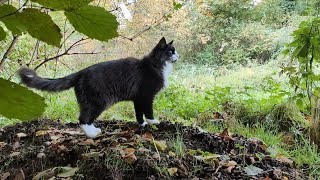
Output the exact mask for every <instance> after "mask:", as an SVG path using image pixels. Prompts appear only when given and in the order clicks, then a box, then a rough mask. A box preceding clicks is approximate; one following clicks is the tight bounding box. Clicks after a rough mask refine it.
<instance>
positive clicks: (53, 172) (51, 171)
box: [32, 168, 58, 180]
mask: <svg viewBox="0 0 320 180" xmlns="http://www.w3.org/2000/svg"><path fill="white" fill-rule="evenodd" d="M57 172H58V171H57V168H52V169H47V170H44V171H41V172H39V173H37V175H35V176H34V177H33V178H32V180H41V179H49V178H51V177H53V176H55V175H56V174H57Z"/></svg>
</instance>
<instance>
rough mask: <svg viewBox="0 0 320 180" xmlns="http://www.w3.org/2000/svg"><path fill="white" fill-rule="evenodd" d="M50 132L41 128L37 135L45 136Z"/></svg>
mask: <svg viewBox="0 0 320 180" xmlns="http://www.w3.org/2000/svg"><path fill="white" fill-rule="evenodd" d="M47 133H48V131H44V130H40V131H37V132H36V136H44V135H46V134H47Z"/></svg>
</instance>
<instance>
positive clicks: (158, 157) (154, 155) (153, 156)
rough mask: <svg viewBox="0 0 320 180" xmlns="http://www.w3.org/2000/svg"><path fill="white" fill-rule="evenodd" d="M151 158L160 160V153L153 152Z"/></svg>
mask: <svg viewBox="0 0 320 180" xmlns="http://www.w3.org/2000/svg"><path fill="white" fill-rule="evenodd" d="M152 158H153V159H157V160H160V154H158V153H154V154H153V155H152Z"/></svg>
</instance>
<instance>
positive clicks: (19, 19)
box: [0, 0, 119, 47]
mask: <svg viewBox="0 0 320 180" xmlns="http://www.w3.org/2000/svg"><path fill="white" fill-rule="evenodd" d="M32 1H33V2H35V3H38V4H40V5H41V6H43V7H44V8H47V9H51V10H56V11H64V13H65V15H66V17H67V19H68V20H69V22H70V23H71V24H72V25H73V27H74V28H75V30H76V31H78V32H80V33H83V34H84V35H86V36H88V37H89V38H92V39H97V40H100V41H108V40H109V39H111V38H114V37H117V36H118V32H117V29H118V25H119V23H118V22H117V19H116V16H114V15H113V14H111V13H110V12H108V11H106V10H105V9H103V8H101V7H96V6H91V5H89V3H90V2H92V0H32ZM0 21H2V22H3V23H4V24H5V26H6V27H7V29H8V30H9V31H11V32H12V33H13V34H14V35H21V34H22V33H29V34H30V35H31V36H32V37H34V38H36V39H38V40H40V41H43V42H46V43H47V44H49V45H53V46H56V47H59V46H60V43H61V39H62V34H61V29H60V28H59V27H58V26H57V25H56V24H55V23H54V22H53V20H52V18H51V17H50V16H49V15H48V14H47V13H45V12H42V11H40V9H36V8H26V9H23V10H22V11H20V10H18V9H16V8H15V7H14V6H12V5H7V4H4V5H1V6H0ZM5 37H6V34H5V32H4V30H3V28H2V27H0V40H4V39H5Z"/></svg>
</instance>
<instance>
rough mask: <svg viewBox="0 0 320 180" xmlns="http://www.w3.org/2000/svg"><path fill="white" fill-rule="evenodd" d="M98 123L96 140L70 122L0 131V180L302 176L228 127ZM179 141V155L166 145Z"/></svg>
mask: <svg viewBox="0 0 320 180" xmlns="http://www.w3.org/2000/svg"><path fill="white" fill-rule="evenodd" d="M96 123H97V126H99V127H101V128H102V129H103V133H102V135H101V136H99V137H97V138H95V139H88V138H87V137H86V136H85V135H84V134H83V133H82V132H81V131H80V130H79V128H78V125H77V124H76V123H69V124H61V123H60V122H57V121H51V120H41V121H33V122H29V123H27V122H24V123H21V124H16V125H14V126H7V127H4V128H2V131H1V133H0V150H1V151H0V153H1V154H0V164H1V165H2V167H1V169H0V170H1V171H0V177H1V180H2V179H3V180H6V179H14V178H20V179H21V178H22V179H110V180H111V179H150V180H151V179H161V178H163V179H213V180H215V179H222V180H231V179H261V180H269V179H307V178H308V177H307V176H306V175H305V174H304V173H302V172H301V171H300V170H299V169H296V168H295V164H294V162H293V161H292V160H291V159H289V158H287V157H283V156H280V157H275V158H273V156H271V155H270V153H269V152H268V149H269V148H268V147H267V146H266V145H265V144H264V143H263V142H262V141H260V140H259V139H246V138H245V137H243V136H241V135H237V134H231V133H230V132H229V130H228V129H225V130H224V131H223V132H221V133H220V134H211V133H206V132H200V131H199V130H198V129H196V128H192V127H187V126H183V125H181V124H172V123H169V122H161V123H160V125H158V126H157V128H154V127H150V126H147V127H145V128H143V129H141V128H139V127H138V125H137V124H136V123H134V122H124V121H98V122H96ZM177 129H180V130H181V131H179V132H178V131H177ZM22 132H23V134H21V133H22ZM19 133H20V134H19ZM178 137H180V138H178ZM181 137H183V138H181ZM177 138H178V139H179V140H180V141H182V142H180V143H179V144H184V147H185V149H183V152H181V151H182V150H181V148H175V147H174V146H173V145H171V144H170V143H169V142H172V141H173V140H175V141H177V140H178V139H177ZM177 149H179V150H180V151H179V152H177V151H176V150H177ZM177 154H179V155H177ZM16 176H17V177H16Z"/></svg>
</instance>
